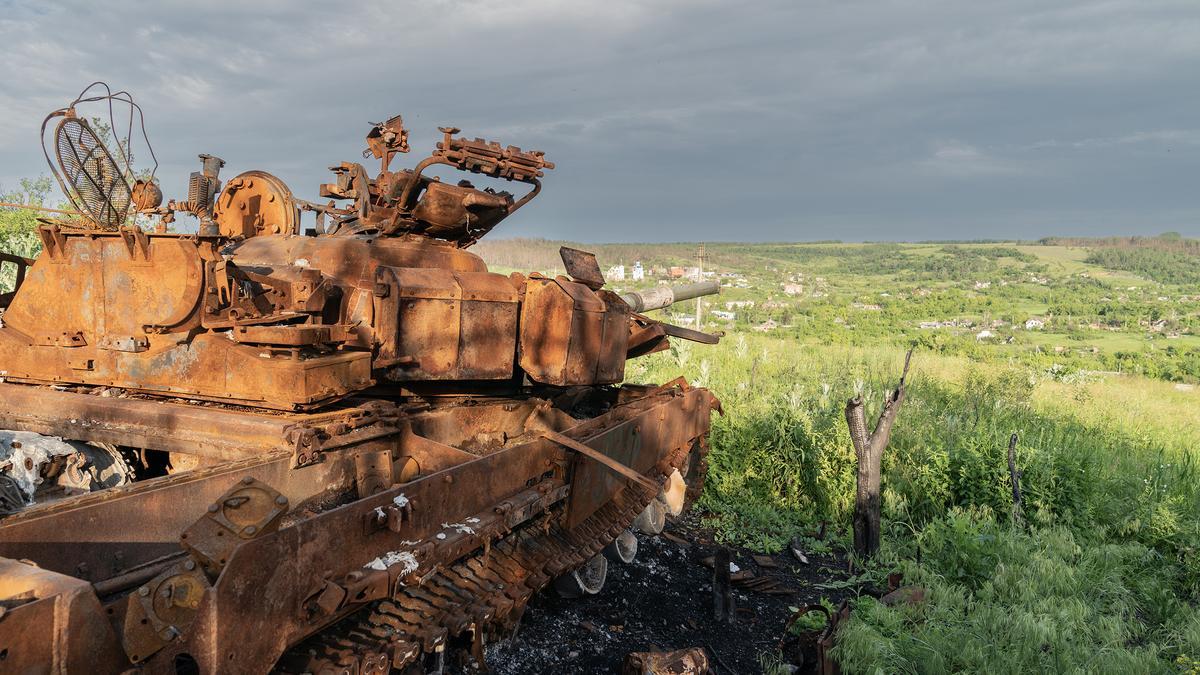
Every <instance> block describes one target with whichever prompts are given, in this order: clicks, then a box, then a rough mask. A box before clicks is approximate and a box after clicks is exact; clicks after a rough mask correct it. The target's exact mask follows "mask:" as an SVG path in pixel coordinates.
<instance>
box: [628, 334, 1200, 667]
mask: <svg viewBox="0 0 1200 675" xmlns="http://www.w3.org/2000/svg"><path fill="white" fill-rule="evenodd" d="M899 358H900V352H899V351H898V350H886V349H868V350H860V349H851V348H841V347H802V348H797V347H796V346H795V345H792V344H789V343H788V342H786V341H781V340H777V339H769V338H761V337H748V336H745V335H738V336H735V337H733V338H731V339H729V340H727V341H726V342H725V343H723V344H721V345H719V346H716V347H699V346H693V347H686V346H685V347H682V348H679V349H676V350H674V351H673V352H672V353H669V354H662V355H655V356H652V357H649V358H648V359H646V360H643V361H641V362H637V361H635V362H633V363H635V364H637V365H635V366H634V367H633V369H632V370H631V373H630V374H631V376H632V379H647V380H661V379H664V378H666V377H667V376H668V375H670V374H672V373H678V372H680V371H684V372H689V373H693V374H695V375H697V376H698V377H695V378H694V379H696V380H697V381H698V383H700V384H704V385H706V386H710V387H712V388H713V389H714V390H715V391H716V393H717V395H718V396H719V397H720V398H721V399H722V401H723V402H724V405H725V410H726V412H727V415H726V416H725V417H724V418H721V419H719V420H717V421H716V423H715V428H714V431H713V437H712V445H713V451H712V454H711V455H710V467H711V468H710V483H709V486H708V489H707V490H706V493H705V495H704V498H703V500H702V502H701V506H702V508H703V509H704V510H705V511H706V512H707V514H708V517H709V518H710V522H711V523H712V524H713V525H714V526H715V527H717V529H718V531H719V532H721V533H722V534H723V536H724V537H725V538H726V539H727V540H729V541H734V542H738V543H742V544H748V545H751V546H753V547H757V548H762V549H775V548H778V547H780V546H781V545H782V544H783V543H784V542H786V541H788V540H789V539H790V538H791V537H792V536H794V535H796V534H798V533H805V532H811V531H812V530H813V529H815V525H816V523H818V522H820V521H827V522H829V523H832V524H834V525H835V530H836V531H837V532H838V533H839V535H838V536H839V537H840V542H841V543H842V544H845V543H846V542H847V540H848V537H847V528H848V526H849V517H850V512H851V509H852V503H853V495H854V454H853V450H852V449H851V444H850V439H849V436H848V433H847V431H846V427H845V420H844V417H843V407H844V405H845V401H846V399H847V398H849V397H850V396H852V395H854V394H855V393H856V392H857V391H860V390H861V391H863V392H864V393H865V395H866V396H867V398H868V401H870V402H872V403H873V404H874V405H875V406H876V407H878V405H879V404H880V402H881V400H882V396H883V392H884V391H885V389H886V388H887V387H888V386H894V380H895V377H896V375H897V373H898V372H899V367H900V363H899ZM916 358H917V360H916V363H915V365H914V369H915V376H914V377H913V380H912V383H911V385H910V389H909V395H908V400H907V402H906V403H905V406H904V409H903V410H902V411H901V413H900V421H899V422H898V424H897V426H896V429H895V433H894V435H893V440H892V444H891V447H890V449H889V450H888V452H887V454H886V455H885V458H884V468H883V486H884V509H885V511H884V524H885V528H886V537H885V542H884V550H883V553H882V555H881V556H880V559H879V560H878V561H877V562H876V564H875V566H874V567H872V568H871V573H872V574H874V575H876V576H880V575H882V574H883V573H885V572H887V571H890V570H892V569H896V568H899V569H902V570H903V571H904V573H905V581H906V583H914V584H919V585H921V586H924V587H925V588H927V589H928V590H929V595H928V600H927V602H925V603H922V604H919V605H916V606H907V605H905V606H897V607H885V606H883V605H881V604H879V603H877V602H875V601H873V600H871V599H869V598H862V599H861V600H860V601H859V603H858V606H857V608H856V610H855V614H854V618H853V621H852V623H851V624H850V625H849V627H848V629H847V630H846V631H845V633H844V634H843V636H842V638H841V640H840V641H839V646H838V649H837V656H838V658H839V659H840V660H841V662H842V663H843V665H844V666H845V667H846V669H847V672H888V673H891V672H958V671H971V672H1035V671H1043V672H1044V671H1055V672H1060V671H1067V670H1082V671H1094V672H1152V671H1160V672H1166V671H1170V670H1172V669H1173V668H1174V665H1173V664H1175V662H1176V661H1177V660H1179V659H1183V660H1185V661H1186V660H1188V659H1191V658H1195V657H1196V656H1198V655H1200V612H1198V611H1197V609H1196V601H1197V600H1198V599H1200V553H1198V551H1200V521H1198V520H1197V515H1198V514H1200V483H1198V481H1197V478H1200V475H1198V471H1197V467H1196V461H1195V459H1194V452H1195V451H1194V448H1195V447H1196V442H1197V441H1198V440H1200V434H1198V433H1197V431H1196V429H1197V428H1200V425H1198V424H1197V423H1198V422H1200V419H1198V418H1200V411H1198V407H1197V406H1196V401H1195V399H1194V397H1195V396H1196V395H1197V394H1196V393H1195V392H1188V393H1187V394H1186V395H1184V393H1183V392H1176V391H1175V390H1173V389H1172V388H1171V387H1170V385H1166V384H1162V383H1153V382H1148V381H1138V382H1135V383H1134V384H1135V385H1136V386H1138V387H1143V388H1144V387H1150V390H1149V392H1148V393H1151V394H1152V395H1160V396H1159V398H1158V400H1160V401H1162V405H1161V406H1158V412H1159V415H1160V416H1159V418H1158V419H1157V420H1147V419H1146V418H1144V417H1142V416H1139V415H1136V414H1134V413H1127V412H1125V411H1124V410H1123V409H1122V407H1121V406H1120V405H1117V404H1112V405H1108V404H1105V403H1096V404H1094V403H1093V402H1092V397H1095V396H1103V395H1105V392H1107V391H1109V390H1113V389H1116V388H1117V387H1122V386H1124V383H1125V381H1126V380H1129V379H1130V378H1128V377H1125V378H1120V382H1119V383H1117V382H1103V381H1081V382H1077V383H1074V384H1064V383H1062V382H1061V381H1057V380H1055V379H1054V378H1053V377H1049V376H1047V374H1046V373H1041V372H1037V371H1033V370H1030V369H1027V368H1024V367H1020V366H1011V365H997V366H991V365H983V366H980V365H974V366H972V365H970V364H968V363H966V362H964V361H962V360H961V359H956V358H949V357H939V356H936V355H931V354H929V353H921V352H918V354H917V357H916ZM1143 393H1147V392H1146V390H1145V389H1143ZM1175 394H1179V395H1180V396H1183V398H1179V397H1177V396H1175ZM1085 411H1086V413H1085ZM1084 413H1085V414H1084ZM1013 432H1016V433H1019V434H1020V436H1021V443H1020V445H1019V452H1018V463H1019V465H1020V467H1021V469H1022V470H1023V472H1024V475H1023V478H1022V486H1023V488H1024V492H1025V500H1026V508H1025V517H1024V518H1023V519H1022V520H1021V521H1014V520H1013V519H1012V517H1011V515H1010V511H1011V492H1010V488H1009V485H1008V479H1007V466H1006V462H1005V448H1006V441H1007V439H1008V436H1009V434H1010V433H1013ZM809 545H810V546H820V545H821V544H820V543H818V542H815V541H810V542H809Z"/></svg>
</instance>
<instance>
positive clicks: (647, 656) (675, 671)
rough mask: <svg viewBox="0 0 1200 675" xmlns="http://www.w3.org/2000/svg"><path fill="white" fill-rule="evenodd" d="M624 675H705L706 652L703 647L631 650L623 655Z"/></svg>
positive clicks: (707, 666)
mask: <svg viewBox="0 0 1200 675" xmlns="http://www.w3.org/2000/svg"><path fill="white" fill-rule="evenodd" d="M621 672H622V673H623V674H624V675H706V674H707V673H709V672H710V671H709V665H708V652H706V651H705V650H704V648H703V647H690V648H688V649H677V650H675V651H673V652H633V653H632V654H630V655H629V656H627V657H625V667H624V669H623V670H622V671H621Z"/></svg>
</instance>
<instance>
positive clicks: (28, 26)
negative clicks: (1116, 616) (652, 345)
mask: <svg viewBox="0 0 1200 675" xmlns="http://www.w3.org/2000/svg"><path fill="white" fill-rule="evenodd" d="M0 44H3V45H4V46H3V54H4V57H3V58H4V63H3V67H2V68H0V116H2V117H0V121H2V122H3V124H0V186H2V187H3V188H4V189H10V188H12V187H15V186H16V181H17V179H18V178H19V177H21V176H30V175H37V174H39V173H44V172H45V170H46V169H45V165H44V161H43V160H42V157H41V150H40V148H39V145H38V138H37V131H38V127H39V125H40V124H41V121H42V117H43V116H44V115H45V114H46V113H47V112H48V111H50V110H52V109H54V108H57V107H60V106H63V105H65V104H67V103H69V102H70V101H71V99H73V98H74V97H75V95H76V94H77V93H78V92H79V90H80V89H82V88H83V86H84V85H86V84H88V83H89V82H91V81H93V80H97V79H102V80H106V81H107V82H109V83H110V84H112V85H113V86H114V87H115V88H122V89H127V90H129V91H130V92H132V93H133V94H134V96H135V97H136V98H137V100H138V101H139V102H140V103H141V104H142V106H143V107H144V108H145V111H146V118H147V119H146V126H147V130H148V132H149V134H150V139H151V142H152V143H153V144H154V147H155V150H156V151H157V154H158V157H159V160H160V162H161V166H160V169H159V174H158V175H159V177H160V178H161V182H162V185H163V189H164V192H165V193H166V194H167V195H168V197H170V196H185V193H186V186H185V180H186V175H187V173H188V172H190V171H192V170H194V169H196V167H197V166H198V162H197V161H196V154H197V153H200V152H207V153H211V154H215V155H218V156H220V157H222V158H224V159H225V160H226V161H227V166H226V168H225V170H224V173H223V177H225V178H228V177H231V176H233V175H235V174H236V173H238V172H241V171H244V170H248V169H261V170H265V171H269V172H272V173H274V174H276V175H278V176H280V177H281V178H283V179H284V180H285V181H287V182H288V183H289V185H291V187H292V190H293V191H294V192H295V193H296V194H297V195H298V196H300V197H305V198H310V199H315V198H316V197H317V193H316V189H317V185H318V184H319V183H320V182H322V181H325V180H328V178H327V176H328V173H327V171H326V168H327V167H328V166H330V165H333V164H336V163H338V162H341V161H347V160H349V161H354V160H358V161H362V160H360V159H359V158H360V157H361V155H360V152H361V150H362V149H363V148H364V147H365V145H364V143H363V136H364V134H365V133H366V132H367V130H368V129H369V126H368V122H369V121H378V120H382V119H385V118H387V117H389V116H390V115H393V114H396V113H401V114H403V115H404V120H405V123H406V125H407V126H408V128H409V129H410V131H411V143H412V147H413V152H412V153H411V154H410V155H408V156H401V157H399V158H398V159H397V162H396V165H399V164H400V163H401V162H410V163H415V162H416V161H419V159H420V158H421V156H423V155H422V154H421V153H425V152H428V151H429V150H430V149H432V145H433V143H434V141H435V140H436V139H437V138H438V136H439V134H438V132H437V127H438V126H439V125H448V124H452V125H455V126H458V127H461V128H462V129H463V132H464V134H465V135H468V136H471V137H474V136H482V137H485V138H489V139H495V140H499V141H501V142H502V143H504V144H513V145H519V146H521V147H522V148H527V149H528V148H536V149H540V150H544V151H545V152H546V156H547V158H548V159H550V160H552V161H554V162H556V163H557V165H558V168H557V169H555V170H554V171H551V172H549V174H548V175H547V177H546V179H545V189H544V191H543V194H542V195H541V196H540V197H539V198H538V199H537V200H535V201H534V202H533V203H532V204H531V205H530V206H528V207H527V208H526V209H524V210H522V211H521V212H519V213H518V214H517V215H516V216H514V217H513V218H512V219H511V220H510V221H509V222H506V223H504V224H502V225H501V226H500V227H499V228H498V229H497V230H496V232H495V233H494V234H493V235H492V236H542V237H561V238H571V239H576V240H582V241H635V240H649V241H676V240H687V241H696V240H709V241H714V240H740V241H751V240H773V241H783V240H788V241H791V240H813V239H844V240H860V239H938V238H956V239H962V238H1006V237H1022V238H1036V237H1041V236H1044V235H1049V234H1094V235H1100V234H1152V233H1158V232H1162V231H1165V230H1176V231H1180V232H1183V233H1185V234H1190V235H1200V3H1197V2H1196V1H1195V0H1180V1H1178V2H1155V1H1151V0H1113V1H1110V2H1052V1H1049V0H1029V1H1023V0H1022V1H1008V2H970V1H963V0H947V1H932V0H931V1H915V0H908V1H904V2H855V1H847V0H837V1H831V2H801V1H783V2H731V1H726V2H705V1H702V0H686V1H682V2H669V1H657V2H634V1H628V0H604V1H602V2H601V1H597V2H591V1H581V0H562V1H561V2H552V1H548V0H503V1H501V2H469V1H462V2H460V1H455V0H442V1H438V0H433V1H428V0H427V1H425V2H419V3H417V2H414V3H407V2H379V3H353V2H345V3H342V2H330V1H329V0H321V1H320V2H269V1H267V2H264V1H261V0H259V1H248V0H243V1H240V2H232V3H229V2H221V1H212V0H206V1H204V2H186V3H171V2H157V3H145V4H143V3H134V2H122V1H120V0H117V1H106V2H103V3H100V2H94V1H88V2H83V3H79V4H77V5H74V4H73V3H53V2H45V1H40V2H11V1H10V0H0ZM136 148H137V146H136V145H135V150H136ZM145 157H146V154H145V153H142V154H141V155H140V158H142V159H144V158H145ZM368 168H369V169H371V170H372V171H373V170H374V168H375V166H374V160H372V162H370V163H368ZM446 177H448V176H443V178H446Z"/></svg>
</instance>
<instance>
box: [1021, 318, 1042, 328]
mask: <svg viewBox="0 0 1200 675" xmlns="http://www.w3.org/2000/svg"><path fill="white" fill-rule="evenodd" d="M1045 327H1046V322H1045V321H1042V320H1041V319H1029V320H1028V321H1026V322H1025V330H1041V329H1043V328H1045Z"/></svg>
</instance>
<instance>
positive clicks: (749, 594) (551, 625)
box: [487, 517, 853, 675]
mask: <svg viewBox="0 0 1200 675" xmlns="http://www.w3.org/2000/svg"><path fill="white" fill-rule="evenodd" d="M666 532H667V534H669V535H671V536H670V537H667V536H658V537H652V536H647V535H638V555H637V559H636V560H634V562H633V563H631V564H628V565H620V564H610V566H609V569H608V580H607V582H606V583H605V586H604V590H602V591H601V592H600V593H599V594H598V595H590V596H585V597H583V598H580V599H575V600H568V599H564V598H561V597H558V596H557V594H555V593H554V591H553V590H547V591H544V592H542V593H540V594H538V595H537V596H536V597H535V598H534V599H533V600H532V601H531V602H530V605H529V608H528V609H527V610H526V612H525V616H524V618H523V619H522V622H521V627H520V629H519V630H518V632H517V634H516V636H514V637H513V638H512V639H510V640H507V641H505V642H502V643H498V644H495V645H493V646H491V647H490V648H489V650H488V654H487V656H488V659H487V660H488V665H489V666H490V667H491V668H492V671H493V672H494V673H497V674H498V675H521V674H525V673H546V672H554V673H614V672H619V671H620V668H621V665H622V663H623V662H624V660H625V656H626V655H627V654H629V653H630V652H635V651H651V650H674V649H682V648H686V647H705V648H706V649H707V650H708V654H709V659H710V661H711V662H712V666H713V668H714V670H715V672H717V673H758V672H761V671H762V667H761V665H760V661H759V658H760V655H762V654H767V653H771V652H773V651H774V650H775V647H776V644H777V643H778V642H779V639H780V638H781V637H782V636H783V632H784V627H785V626H786V624H787V622H788V619H789V618H790V617H791V614H792V610H791V609H789V608H791V607H802V606H804V605H807V604H811V603H816V602H818V601H819V600H820V599H821V598H822V597H825V598H828V599H830V600H832V601H833V602H835V603H837V602H840V601H841V600H842V598H843V597H845V596H847V595H852V594H853V592H852V591H850V590H848V589H845V588H841V589H838V588H833V589H831V588H822V587H819V586H818V584H823V585H827V584H830V583H831V582H833V585H835V586H836V585H838V584H837V583H836V582H837V581H839V580H844V579H846V578H847V576H848V575H847V574H846V573H845V570H846V561H845V559H844V558H841V557H839V556H835V555H810V556H808V559H809V564H807V565H805V564H802V563H800V562H799V561H797V560H796V559H795V558H794V557H793V556H792V555H791V553H790V552H787V553H785V554H779V555H773V556H760V557H759V558H760V560H758V561H756V560H755V558H754V555H753V553H752V552H750V551H747V550H743V549H736V548H735V549H732V550H731V562H733V564H734V565H736V566H737V568H738V569H739V570H741V571H744V572H745V573H748V574H749V575H753V577H754V578H755V579H763V578H765V579H767V580H769V582H761V581H757V582H752V583H756V584H762V585H763V586H765V587H771V586H772V585H774V586H775V587H776V588H781V589H789V590H792V591H794V592H793V593H790V594H779V595H777V594H769V593H763V592H756V591H752V590H748V589H745V588H739V587H736V586H735V590H734V592H733V596H734V600H735V604H736V607H737V612H736V615H735V617H734V619H733V620H732V621H730V622H729V623H718V622H717V621H716V620H715V618H714V611H713V594H712V580H713V571H712V568H711V567H710V566H709V565H711V564H712V563H711V562H708V564H707V565H706V560H705V559H706V558H708V557H709V556H711V555H712V554H713V551H714V550H715V546H714V545H713V542H712V536H711V533H710V532H707V531H706V530H705V529H704V528H703V527H701V526H700V525H699V524H698V522H697V521H696V519H695V518H691V517H689V518H686V519H684V520H683V521H680V522H677V523H672V524H670V525H668V527H667V530H666ZM760 562H765V563H768V564H767V565H763V564H760ZM771 564H773V565H774V566H770V565H771ZM770 582H774V584H772V583H770ZM804 665H805V666H807V668H805V669H803V670H802V671H801V672H805V671H807V669H808V668H812V667H813V666H814V664H813V663H807V664H804Z"/></svg>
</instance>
